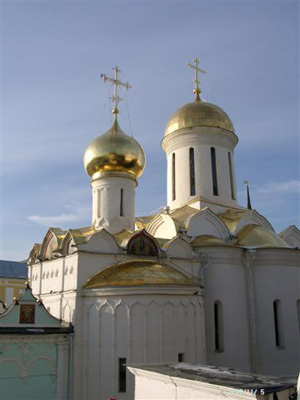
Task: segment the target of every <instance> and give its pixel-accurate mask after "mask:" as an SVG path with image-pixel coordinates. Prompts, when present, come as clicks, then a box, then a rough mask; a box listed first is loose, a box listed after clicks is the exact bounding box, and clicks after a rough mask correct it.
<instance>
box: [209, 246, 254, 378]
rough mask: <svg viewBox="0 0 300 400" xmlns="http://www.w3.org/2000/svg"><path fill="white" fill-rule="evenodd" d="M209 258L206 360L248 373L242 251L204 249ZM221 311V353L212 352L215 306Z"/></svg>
mask: <svg viewBox="0 0 300 400" xmlns="http://www.w3.org/2000/svg"><path fill="white" fill-rule="evenodd" d="M203 252H207V254H208V255H210V258H209V262H208V264H207V267H206V269H205V270H204V287H205V289H204V296H205V300H204V303H205V322H206V343H207V357H208V363H209V364H210V365H219V366H226V367H232V368H235V369H237V370H240V371H251V369H252V365H251V351H250V340H251V339H250V326H249V309H248V296H247V280H246V274H245V268H244V266H243V259H242V257H243V251H242V250H241V249H237V248H230V247H229V248H226V247H224V248H223V249H222V248H218V249H214V248H207V249H203ZM216 301H219V302H221V303H222V307H223V337H224V340H223V341H224V349H223V351H218V350H216V348H215V322H214V303H215V302H216Z"/></svg>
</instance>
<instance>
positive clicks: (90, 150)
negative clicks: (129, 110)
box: [83, 118, 146, 179]
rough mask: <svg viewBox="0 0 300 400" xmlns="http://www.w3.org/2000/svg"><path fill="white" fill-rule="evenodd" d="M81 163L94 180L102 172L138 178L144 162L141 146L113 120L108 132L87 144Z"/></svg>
mask: <svg viewBox="0 0 300 400" xmlns="http://www.w3.org/2000/svg"><path fill="white" fill-rule="evenodd" d="M83 162H84V167H85V169H86V171H87V173H88V174H89V175H90V176H91V177H92V178H93V179H96V178H97V177H98V176H99V175H100V174H101V173H103V172H122V173H127V174H131V175H133V176H135V177H136V178H138V177H139V176H141V175H142V173H143V170H144V168H145V162H146V161H145V153H144V150H143V148H142V146H141V145H140V144H139V143H138V142H137V141H136V140H135V139H133V138H132V137H129V136H128V135H126V134H125V133H124V132H123V131H122V130H121V128H120V126H119V124H118V121H117V118H115V120H114V122H113V125H112V127H111V128H110V129H109V131H108V132H106V133H104V134H103V135H100V136H98V137H96V138H95V139H94V140H93V141H92V142H91V143H90V144H89V146H88V147H87V149H86V150H85V153H84V158H83Z"/></svg>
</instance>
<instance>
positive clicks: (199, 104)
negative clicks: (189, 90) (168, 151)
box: [165, 100, 234, 136]
mask: <svg viewBox="0 0 300 400" xmlns="http://www.w3.org/2000/svg"><path fill="white" fill-rule="evenodd" d="M198 127H212V128H221V129H224V130H226V131H229V132H232V133H234V127H233V124H232V122H231V120H230V118H229V117H228V115H227V114H226V113H225V111H223V110H222V109H221V108H220V107H218V106H216V105H214V104H211V103H206V102H204V101H201V100H198V101H197V100H195V101H194V102H193V103H188V104H185V105H184V106H183V107H181V108H179V109H178V110H177V111H175V112H174V114H173V115H172V116H171V118H170V120H169V122H168V124H167V127H166V130H165V136H167V135H169V134H171V133H173V132H175V131H178V130H180V129H186V128H198Z"/></svg>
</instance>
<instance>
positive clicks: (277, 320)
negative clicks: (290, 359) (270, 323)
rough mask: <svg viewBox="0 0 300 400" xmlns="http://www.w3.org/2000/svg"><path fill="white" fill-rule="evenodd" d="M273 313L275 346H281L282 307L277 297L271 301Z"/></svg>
mask: <svg viewBox="0 0 300 400" xmlns="http://www.w3.org/2000/svg"><path fill="white" fill-rule="evenodd" d="M273 313H274V330H275V343H276V347H279V348H282V347H283V345H284V343H283V321H282V307H281V301H280V300H278V299H277V300H275V301H274V302H273Z"/></svg>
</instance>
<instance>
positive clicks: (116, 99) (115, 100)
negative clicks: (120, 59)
mask: <svg viewBox="0 0 300 400" xmlns="http://www.w3.org/2000/svg"><path fill="white" fill-rule="evenodd" d="M113 71H114V73H115V76H114V78H111V77H109V76H107V75H106V74H101V78H102V79H103V80H104V82H111V83H112V84H113V85H114V94H113V96H112V97H111V99H112V101H113V103H114V108H113V114H115V115H117V114H119V109H118V104H119V103H120V101H121V100H122V99H121V97H119V95H118V88H119V86H121V87H123V88H125V89H126V90H128V89H131V86H130V85H129V83H128V82H126V83H124V82H121V81H120V80H119V79H118V76H119V72H121V71H120V70H119V68H118V67H115V68H113Z"/></svg>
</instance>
